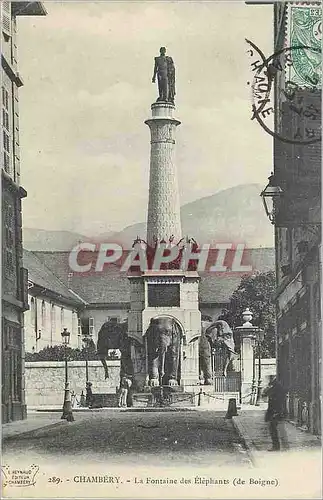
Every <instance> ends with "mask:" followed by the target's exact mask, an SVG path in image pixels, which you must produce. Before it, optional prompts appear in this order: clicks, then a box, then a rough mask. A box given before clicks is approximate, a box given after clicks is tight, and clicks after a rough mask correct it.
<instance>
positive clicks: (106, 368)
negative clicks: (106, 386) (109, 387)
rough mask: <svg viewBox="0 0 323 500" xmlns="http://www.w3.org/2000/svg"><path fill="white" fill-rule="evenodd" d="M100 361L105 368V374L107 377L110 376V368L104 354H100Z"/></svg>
mask: <svg viewBox="0 0 323 500" xmlns="http://www.w3.org/2000/svg"><path fill="white" fill-rule="evenodd" d="M100 361H101V363H102V366H103V368H104V375H105V378H106V379H107V378H109V370H108V365H107V362H106V359H105V357H104V356H102V355H100Z"/></svg>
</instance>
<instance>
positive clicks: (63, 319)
mask: <svg viewBox="0 0 323 500" xmlns="http://www.w3.org/2000/svg"><path fill="white" fill-rule="evenodd" d="M64 323H65V314H64V307H61V331H63V329H64Z"/></svg>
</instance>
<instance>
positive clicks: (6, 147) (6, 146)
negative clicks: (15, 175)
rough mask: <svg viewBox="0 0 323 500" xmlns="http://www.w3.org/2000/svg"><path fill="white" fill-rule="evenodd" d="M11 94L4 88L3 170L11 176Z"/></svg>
mask: <svg viewBox="0 0 323 500" xmlns="http://www.w3.org/2000/svg"><path fill="white" fill-rule="evenodd" d="M9 106H10V101H9V92H8V90H7V89H6V88H5V87H2V134H3V168H4V169H5V171H6V172H7V173H8V174H10V171H11V168H10V164H11V160H10V119H9V113H10V111H9Z"/></svg>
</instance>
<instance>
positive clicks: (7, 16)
mask: <svg viewBox="0 0 323 500" xmlns="http://www.w3.org/2000/svg"><path fill="white" fill-rule="evenodd" d="M1 11H2V12H1V14H2V22H1V24H2V32H3V34H4V35H5V38H6V40H8V39H9V37H10V36H11V2H2V5H1Z"/></svg>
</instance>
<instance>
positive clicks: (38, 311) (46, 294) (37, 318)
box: [23, 250, 84, 353]
mask: <svg viewBox="0 0 323 500" xmlns="http://www.w3.org/2000/svg"><path fill="white" fill-rule="evenodd" d="M23 262H24V266H25V267H26V268H27V269H28V305H29V309H28V310H27V311H25V314H24V324H25V352H28V353H32V352H39V351H40V350H41V349H44V348H45V347H52V346H54V345H59V344H61V343H62V336H61V333H62V331H63V330H64V328H67V330H68V331H69V332H70V334H71V335H70V344H69V345H70V347H73V348H80V347H81V346H82V336H81V328H80V311H81V310H82V307H83V304H84V301H82V299H81V298H80V297H78V295H77V294H75V293H73V291H71V290H70V289H69V288H68V286H67V285H65V284H64V283H62V282H61V281H60V280H59V278H57V276H55V275H54V274H53V273H52V272H51V271H50V270H49V269H48V268H46V266H44V264H43V263H42V262H41V261H40V260H39V259H38V258H37V256H36V255H35V254H34V253H33V252H28V251H26V250H24V259H23Z"/></svg>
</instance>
